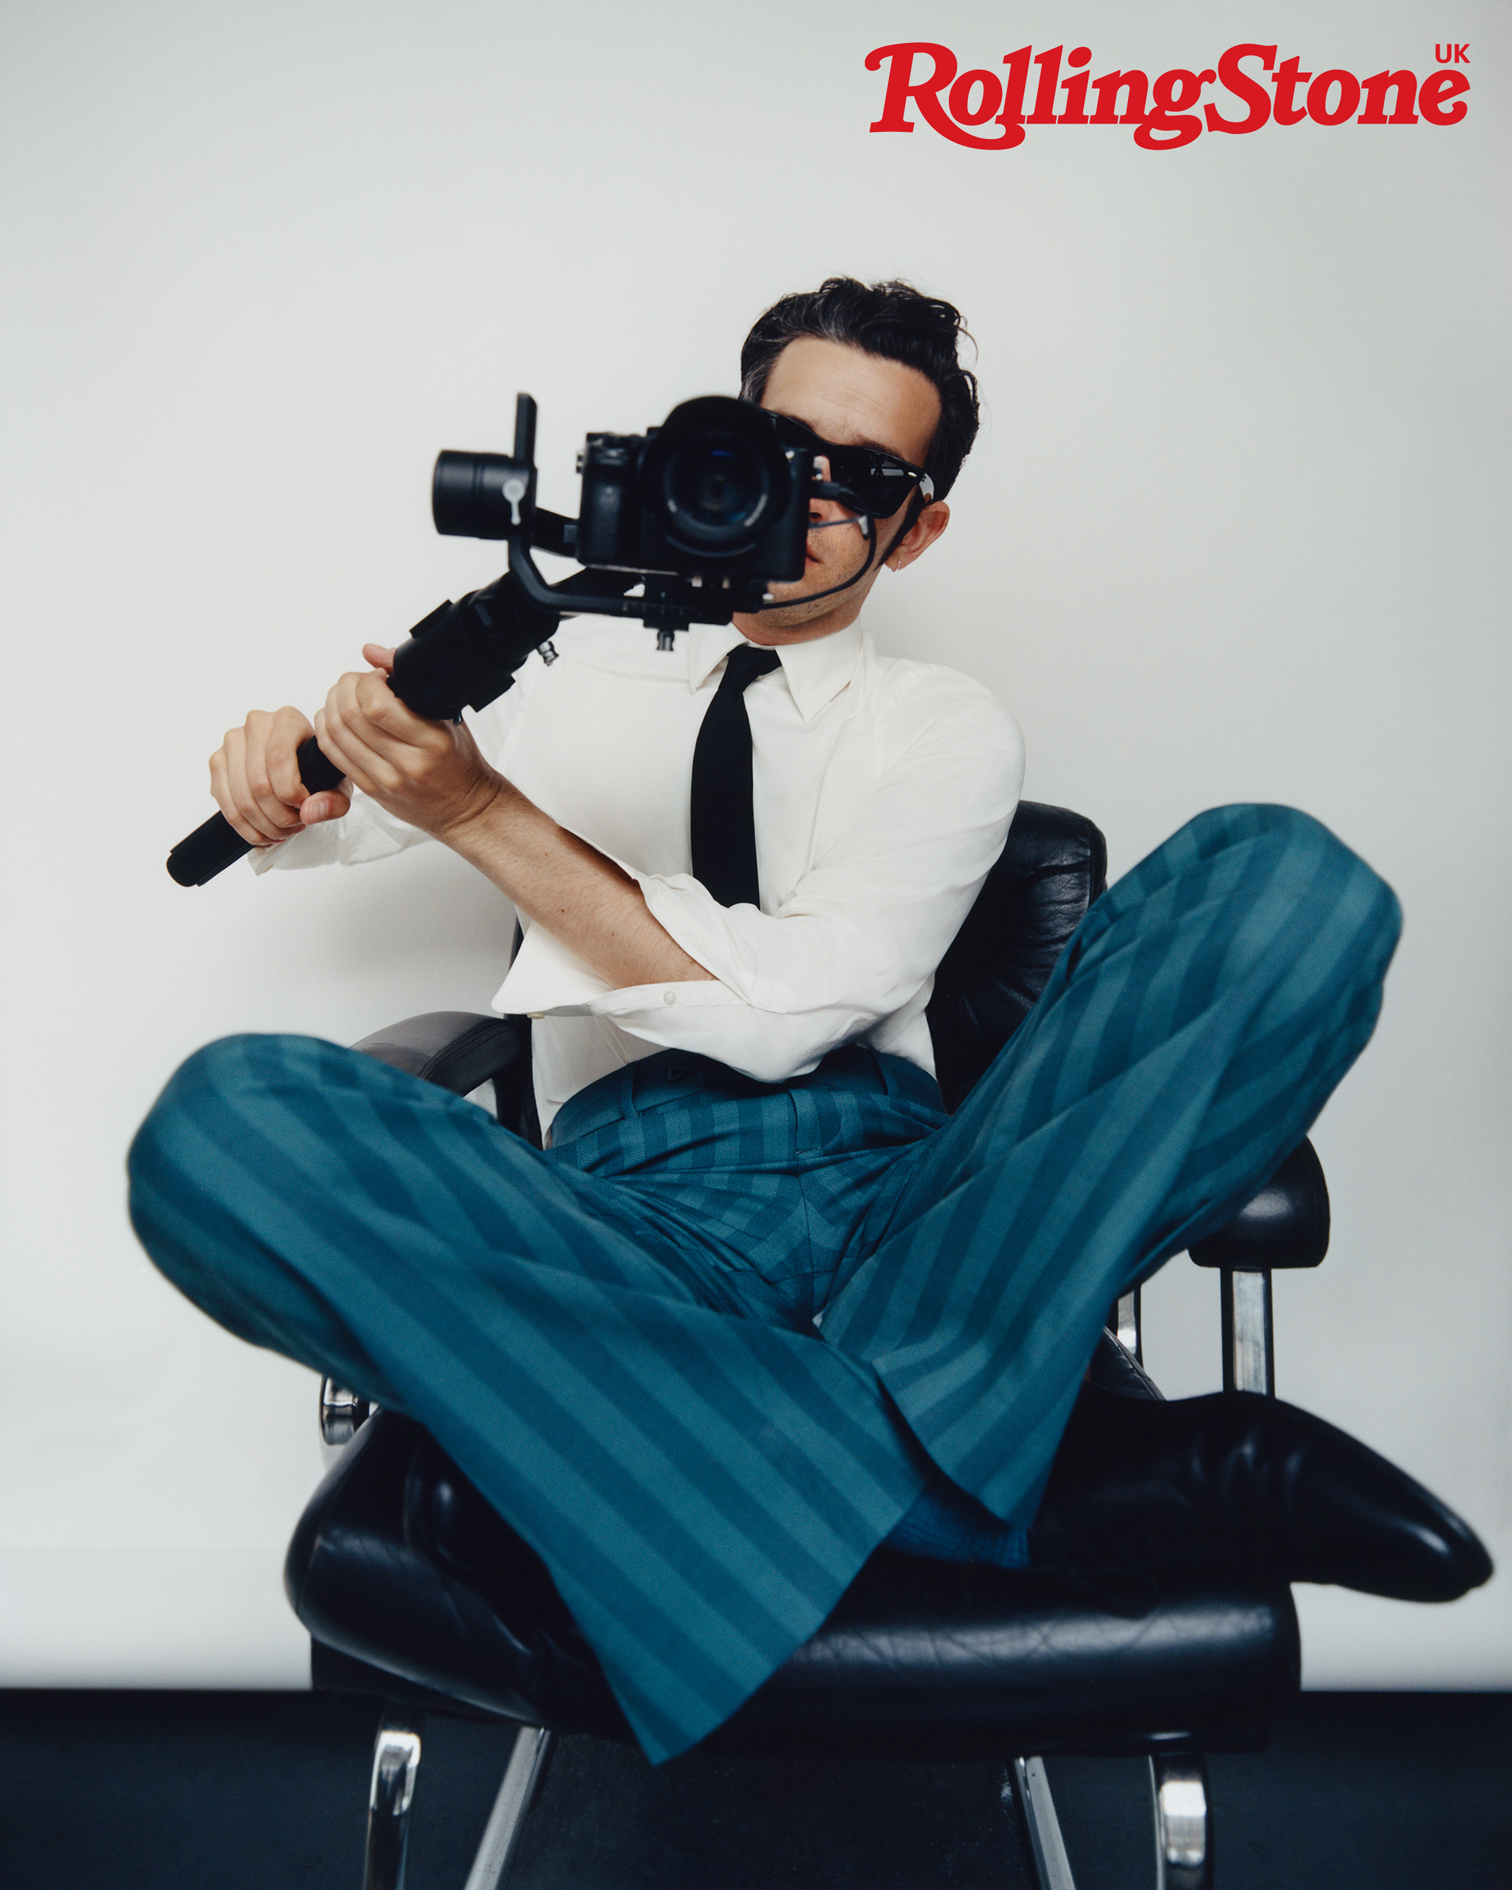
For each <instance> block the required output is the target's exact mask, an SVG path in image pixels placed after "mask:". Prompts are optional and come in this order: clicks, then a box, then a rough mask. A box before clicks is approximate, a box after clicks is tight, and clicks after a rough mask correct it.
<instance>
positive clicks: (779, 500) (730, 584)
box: [168, 394, 877, 886]
mask: <svg viewBox="0 0 1512 1890" xmlns="http://www.w3.org/2000/svg"><path fill="white" fill-rule="evenodd" d="M535 423H536V404H535V401H534V400H533V399H532V398H531V397H530V395H529V394H521V395H520V396H519V397H518V399H517V401H516V404H515V437H514V452H513V454H512V455H510V456H509V457H507V458H506V457H505V456H504V455H502V454H497V453H454V452H445V453H442V454H441V455H440V457H439V458H438V459H437V461H436V470H435V477H434V480H433V483H432V488H431V510H432V514H433V516H434V518H435V522H436V529H437V530H438V531H440V532H443V533H446V534H449V535H452V536H459V537H471V538H498V539H504V540H507V542H508V545H509V570H508V571H507V572H506V574H505V575H504V576H503V577H501V578H499V579H498V580H497V581H496V582H495V583H493V584H490V585H487V586H485V587H484V589H482V590H479V591H473V592H470V593H469V594H468V595H467V596H466V597H464V598H463V599H462V600H461V601H460V602H459V603H455V604H454V603H451V602H449V601H448V602H447V603H444V604H441V605H439V606H438V607H437V608H436V609H435V610H433V611H432V612H431V613H430V615H429V616H428V617H425V618H424V619H422V621H421V622H419V623H417V624H416V625H415V627H414V629H413V630H412V631H411V632H410V634H409V637H408V639H407V640H406V641H405V642H404V643H402V644H401V645H400V646H399V648H398V649H397V651H396V652H395V655H394V668H393V674H392V675H391V676H390V678H389V686H390V688H391V689H392V690H393V692H394V694H395V695H396V696H398V698H399V700H400V701H401V702H403V703H404V704H405V705H406V706H407V707H408V708H410V709H412V710H413V711H414V712H415V714H416V715H420V716H424V717H426V718H427V719H430V720H435V721H453V720H456V719H457V718H458V717H460V715H461V713H462V711H463V709H464V708H472V709H481V708H483V707H484V706H485V705H486V704H487V703H490V702H492V701H493V700H494V699H495V698H496V697H498V696H501V695H502V694H503V693H504V691H505V690H506V689H508V688H509V687H510V685H511V684H512V683H513V681H514V673H515V671H516V670H517V669H519V667H520V666H521V664H523V663H524V662H525V660H526V658H527V657H528V656H529V655H530V653H531V652H532V651H533V650H536V649H539V648H541V646H542V645H543V644H546V643H548V642H549V641H550V638H551V636H552V634H553V632H554V631H555V630H556V628H557V626H558V625H559V624H560V622H561V620H562V618H563V617H564V616H568V615H573V614H577V613H587V614H589V615H597V616H607V617H627V618H635V619H638V620H639V621H640V622H641V623H644V624H646V625H647V626H649V627H650V628H651V629H653V630H655V631H656V633H657V642H658V645H659V646H660V647H661V648H663V649H670V648H671V647H672V637H673V632H674V631H677V630H685V629H686V628H687V627H688V625H689V624H690V623H728V622H729V621H730V620H731V618H732V617H733V616H734V614H735V612H737V611H757V610H760V609H762V608H763V607H764V606H767V605H770V604H771V602H772V601H773V600H772V597H771V593H770V592H769V591H768V589H767V585H768V583H769V582H771V581H773V580H781V579H791V578H797V577H800V576H801V575H802V573H803V569H804V548H805V544H806V540H807V535H808V531H809V529H810V524H809V503H810V500H811V499H815V498H818V499H835V500H838V501H839V502H840V503H841V504H843V505H845V506H847V508H848V509H849V510H850V511H851V512H852V513H853V514H854V522H855V523H856V524H857V525H858V526H859V527H860V529H861V532H862V535H863V537H864V538H865V540H866V544H867V554H866V559H865V562H864V563H863V564H862V566H861V568H860V570H859V571H857V572H856V574H855V575H854V576H853V577H851V578H848V579H847V580H846V582H845V583H844V584H838V585H835V586H833V587H832V590H834V591H840V590H847V589H849V588H850V586H851V585H853V584H855V583H857V582H858V581H859V579H860V578H861V577H862V576H864V575H865V573H866V571H867V570H868V569H869V568H870V565H871V562H872V560H873V558H874V557H875V555H876V540H877V535H876V528H875V525H874V523H873V521H872V518H871V516H870V515H869V513H868V511H867V509H866V508H865V507H864V506H863V505H862V504H861V503H860V501H859V500H857V499H856V498H855V496H854V494H852V493H851V492H850V491H849V490H847V489H846V488H845V487H843V486H839V485H835V484H833V483H831V482H830V481H828V480H820V479H817V478H815V476H814V465H813V461H814V454H813V452H812V451H811V450H810V449H809V448H808V447H806V446H802V445H795V444H791V443H784V442H782V441H781V440H779V438H778V436H777V434H776V431H775V430H774V428H773V427H772V425H771V424H770V421H769V417H768V416H767V415H765V414H764V413H762V411H761V410H760V409H759V408H756V407H753V406H752V405H750V403H748V402H745V401H737V400H730V399H727V398H725V397H723V396H720V395H714V396H710V397H708V398H705V399H701V400H691V401H686V402H684V403H683V405H682V406H680V407H677V408H674V410H673V411H672V413H671V414H670V415H669V416H668V418H667V422H666V424H665V426H662V427H660V428H656V429H653V430H652V431H651V432H650V433H647V434H643V435H642V434H608V433H595V434H590V435H589V436H588V442H587V445H586V447H585V449H584V452H583V454H582V456H581V457H580V459H579V462H578V467H579V471H580V472H581V473H582V475H583V494H582V507H581V511H580V514H579V516H578V517H577V518H576V519H569V518H564V517H563V516H561V515H560V514H559V513H556V512H550V511H547V510H546V509H545V508H544V507H542V506H538V505H537V504H536V501H535V494H536V466H535ZM536 550H541V551H545V552H548V553H552V554H555V555H558V556H563V557H577V558H578V559H580V560H581V562H582V563H583V565H584V567H585V568H584V569H583V570H581V571H577V572H575V573H574V574H573V575H572V576H571V577H569V578H566V579H564V580H563V581H561V582H559V583H555V584H548V583H547V582H546V580H545V579H544V578H543V577H542V575H541V573H540V571H539V570H538V569H537V566H536V563H535V559H534V556H533V553H534V551H536ZM637 585H639V586H640V594H639V595H638V596H633V597H632V596H629V595H627V593H628V592H629V591H631V590H632V589H633V588H634V587H635V586H637ZM828 595H830V592H828V591H822V592H815V593H813V596H814V597H820V596H828ZM808 601H812V598H811V599H809V600H808ZM299 775H300V779H301V780H302V781H303V782H304V784H305V786H306V787H307V788H309V789H310V791H311V792H312V793H318V792H319V791H320V790H321V789H323V788H333V787H336V786H337V785H338V784H339V782H340V781H341V778H342V777H341V771H340V770H339V769H338V768H337V767H336V766H335V764H334V763H333V762H331V761H330V760H328V759H327V757H326V756H325V755H324V754H322V753H321V751H320V749H319V747H318V746H317V744H316V742H315V739H314V737H313V736H312V737H311V738H310V739H309V740H308V741H306V742H303V743H302V744H301V745H300V748H299ZM250 851H251V843H250V842H249V841H246V840H243V839H242V837H241V836H240V834H238V833H237V831H236V829H235V828H234V827H233V826H232V825H231V824H230V822H229V821H228V820H227V819H226V818H225V816H224V815H223V814H213V815H212V816H211V817H210V819H209V820H207V821H205V822H204V823H203V824H202V825H201V826H199V827H197V828H196V829H195V830H194V832H193V833H192V834H190V835H189V836H188V838H187V839H185V840H182V841H180V842H179V844H178V845H177V846H176V847H175V848H174V849H173V851H172V852H171V853H170V854H169V856H168V871H169V873H170V874H171V875H172V877H173V878H174V879H175V880H176V881H177V882H178V884H179V885H181V886H203V885H204V884H205V883H206V881H207V880H210V879H213V878H214V877H215V875H216V874H217V873H219V872H221V871H223V869H224V868H226V867H228V866H230V865H231V864H232V863H233V861H236V860H239V859H240V858H241V857H242V855H243V854H245V853H249V852H250Z"/></svg>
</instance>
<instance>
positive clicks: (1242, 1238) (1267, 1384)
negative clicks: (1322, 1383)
mask: <svg viewBox="0 0 1512 1890" xmlns="http://www.w3.org/2000/svg"><path fill="white" fill-rule="evenodd" d="M1328 1228H1329V1215H1328V1184H1327V1182H1325V1181H1324V1179H1323V1164H1322V1163H1321V1162H1320V1161H1319V1160H1318V1156H1317V1152H1316V1150H1315V1149H1314V1148H1313V1145H1312V1143H1311V1142H1308V1141H1303V1142H1300V1143H1299V1144H1298V1145H1297V1147H1296V1148H1294V1149H1293V1150H1292V1152H1291V1154H1290V1155H1288V1156H1287V1158H1286V1160H1285V1161H1284V1162H1282V1164H1281V1166H1280V1167H1279V1168H1278V1169H1277V1170H1276V1172H1275V1174H1273V1175H1272V1176H1271V1178H1270V1180H1269V1181H1268V1182H1267V1183H1266V1184H1265V1186H1264V1187H1263V1188H1262V1189H1261V1190H1260V1192H1259V1193H1258V1194H1257V1195H1256V1196H1255V1198H1254V1200H1253V1201H1251V1202H1250V1204H1249V1206H1248V1207H1246V1208H1244V1209H1243V1210H1242V1211H1241V1212H1240V1213H1238V1214H1236V1215H1235V1216H1234V1218H1233V1220H1231V1221H1230V1222H1229V1224H1228V1226H1227V1227H1220V1228H1219V1230H1218V1232H1217V1233H1216V1234H1210V1235H1209V1236H1208V1238H1207V1239H1206V1240H1198V1241H1194V1242H1193V1244H1192V1248H1191V1255H1192V1258H1193V1260H1195V1261H1196V1263H1197V1265H1198V1266H1200V1267H1217V1268H1218V1269H1219V1270H1220V1275H1221V1281H1222V1286H1221V1292H1220V1302H1219V1303H1220V1309H1221V1313H1222V1320H1223V1388H1224V1390H1225V1391H1258V1392H1261V1393H1263V1394H1265V1395H1266V1396H1268V1397H1274V1396H1275V1391H1276V1338H1275V1318H1274V1313H1273V1309H1272V1304H1271V1273H1272V1271H1273V1270H1274V1269H1275V1268H1276V1267H1315V1266H1317V1265H1318V1264H1319V1263H1320V1262H1321V1261H1322V1258H1323V1256H1324V1254H1326V1253H1327V1252H1328Z"/></svg>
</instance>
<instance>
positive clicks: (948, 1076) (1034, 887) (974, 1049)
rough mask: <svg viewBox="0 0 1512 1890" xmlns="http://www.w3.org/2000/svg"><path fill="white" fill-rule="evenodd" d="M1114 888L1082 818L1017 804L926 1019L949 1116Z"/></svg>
mask: <svg viewBox="0 0 1512 1890" xmlns="http://www.w3.org/2000/svg"><path fill="white" fill-rule="evenodd" d="M1107 883H1108V847H1107V842H1106V841H1105V840H1104V839H1103V837H1102V834H1101V832H1100V831H1099V830H1098V828H1096V827H1095V826H1094V825H1093V824H1092V822H1091V821H1090V820H1088V819H1087V818H1086V816H1085V815H1084V814H1073V813H1072V812H1071V810H1070V809H1069V808H1067V807H1047V806H1045V805H1043V804H1042V803H1041V802H1039V801H1020V802H1019V805H1018V812H1017V813H1016V814H1015V815H1014V817H1013V825H1012V826H1011V827H1010V828H1009V830H1008V840H1007V843H1006V845H1005V846H1004V848H1003V851H1002V853H1001V854H1000V855H999V856H998V861H997V864H996V865H995V866H994V867H993V869H992V871H991V872H990V873H989V874H988V875H987V880H986V884H985V885H984V886H983V887H982V890H981V892H980V893H978V894H977V901H976V904H975V905H974V906H973V907H972V908H971V911H970V912H969V913H968V914H967V915H966V923H965V924H964V925H963V926H962V927H961V929H960V931H959V932H957V934H956V936H955V940H954V942H953V943H952V945H951V947H950V950H949V951H948V952H946V954H945V956H944V958H943V959H942V960H941V961H940V968H939V970H938V971H937V972H936V973H935V988H934V996H933V997H932V998H931V999H930V1001H929V1010H928V1013H927V1015H928V1017H929V1029H930V1035H931V1036H932V1037H933V1039H934V1052H935V1073H936V1075H937V1076H938V1078H939V1082H940V1090H941V1093H942V1094H943V1096H944V1098H945V1107H946V1108H947V1109H950V1110H955V1109H957V1108H959V1107H960V1105H961V1103H962V1101H963V1100H964V1099H965V1096H966V1094H967V1092H968V1091H969V1090H970V1088H971V1086H972V1084H973V1083H975V1082H976V1080H977V1078H978V1077H979V1076H981V1074H982V1073H983V1071H984V1070H985V1069H986V1068H987V1066H988V1064H989V1063H991V1061H992V1059H993V1058H994V1057H995V1056H996V1055H997V1053H998V1051H999V1050H1001V1049H1002V1047H1003V1045H1004V1044H1005V1043H1007V1041H1008V1039H1009V1038H1010V1037H1011V1036H1012V1035H1013V1033H1014V1031H1016V1030H1017V1029H1018V1027H1019V1025H1020V1024H1021V1023H1022V1022H1023V1021H1024V1019H1025V1018H1026V1017H1027V1016H1028V1015H1029V1012H1030V1011H1031V1010H1032V1009H1033V1008H1034V1004H1035V1001H1036V999H1037V998H1038V997H1039V994H1040V992H1041V991H1043V990H1044V988H1045V985H1046V984H1047V983H1048V981H1049V978H1050V973H1051V972H1052V971H1053V970H1054V969H1055V961H1056V960H1057V959H1058V958H1059V957H1060V955H1061V953H1062V952H1063V951H1064V950H1065V947H1066V941H1067V940H1068V939H1069V938H1070V936H1071V934H1072V933H1073V932H1074V931H1075V930H1076V928H1077V926H1078V925H1080V923H1081V921H1082V917H1083V915H1084V914H1085V912H1086V910H1087V908H1088V907H1089V906H1090V905H1091V904H1092V901H1093V900H1094V899H1096V898H1097V896H1098V895H1099V894H1100V893H1101V892H1102V890H1103V888H1104V886H1106V885H1107Z"/></svg>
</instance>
